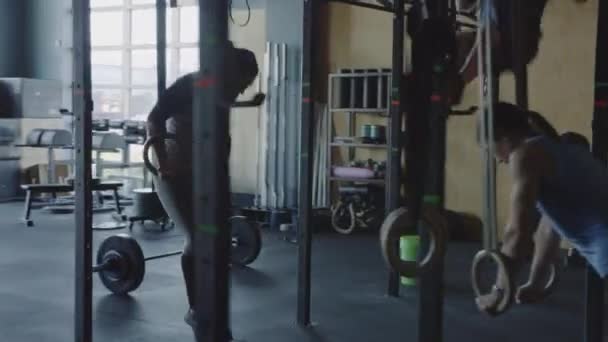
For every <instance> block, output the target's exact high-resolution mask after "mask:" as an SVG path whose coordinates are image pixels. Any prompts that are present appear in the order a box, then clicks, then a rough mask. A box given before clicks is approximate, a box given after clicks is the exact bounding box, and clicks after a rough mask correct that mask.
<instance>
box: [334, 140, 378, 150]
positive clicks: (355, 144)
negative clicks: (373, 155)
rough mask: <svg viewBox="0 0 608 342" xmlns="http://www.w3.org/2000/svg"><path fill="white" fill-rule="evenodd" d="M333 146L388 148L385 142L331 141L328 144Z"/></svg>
mask: <svg viewBox="0 0 608 342" xmlns="http://www.w3.org/2000/svg"><path fill="white" fill-rule="evenodd" d="M330 145H331V146H333V147H361V148H384V149H385V148H388V145H386V144H364V143H338V142H333V143H331V144H330Z"/></svg>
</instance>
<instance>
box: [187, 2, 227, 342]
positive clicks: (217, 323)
mask: <svg viewBox="0 0 608 342" xmlns="http://www.w3.org/2000/svg"><path fill="white" fill-rule="evenodd" d="M199 49H200V54H199V56H200V69H199V74H198V77H197V79H196V80H195V87H194V111H193V114H194V117H193V127H192V130H193V134H192V136H193V164H194V168H193V170H194V172H193V179H192V184H193V188H194V191H193V198H192V201H193V204H194V223H195V226H196V230H195V233H194V258H195V270H196V277H195V279H196V285H197V286H196V305H195V312H196V316H197V320H198V322H199V323H198V324H197V326H196V336H197V341H198V342H227V341H228V338H229V336H228V334H227V332H228V328H229V278H228V269H229V256H230V229H229V226H228V214H229V206H230V202H229V191H230V187H229V170H228V139H229V134H228V130H229V122H230V121H229V120H230V117H229V115H230V108H229V106H227V105H226V103H225V101H224V99H226V94H225V76H224V75H225V71H226V69H225V68H226V65H225V61H226V60H227V59H228V58H227V57H228V55H227V54H228V53H231V52H230V51H229V41H228V1H227V0H200V1H199Z"/></svg>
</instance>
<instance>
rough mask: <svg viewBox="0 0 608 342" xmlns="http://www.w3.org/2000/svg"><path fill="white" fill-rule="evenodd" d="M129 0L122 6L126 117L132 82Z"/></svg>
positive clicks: (124, 113)
mask: <svg viewBox="0 0 608 342" xmlns="http://www.w3.org/2000/svg"><path fill="white" fill-rule="evenodd" d="M130 6H131V0H125V8H124V12H123V13H124V16H123V20H124V27H125V30H124V33H123V34H124V36H123V40H124V42H125V46H126V47H125V49H124V50H123V52H122V53H123V68H122V75H123V88H122V97H123V116H124V117H125V119H126V118H128V117H130V116H131V82H132V79H131V78H132V75H131V70H132V65H131V64H132V62H133V61H132V55H131V46H132V42H131V37H132V36H133V35H132V17H133V16H132V10H131V9H130Z"/></svg>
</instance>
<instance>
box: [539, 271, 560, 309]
mask: <svg viewBox="0 0 608 342" xmlns="http://www.w3.org/2000/svg"><path fill="white" fill-rule="evenodd" d="M558 283H559V272H558V265H557V263H556V262H554V263H551V267H550V269H549V279H547V283H546V284H545V287H544V288H543V291H542V293H541V295H540V298H539V299H538V300H539V301H541V300H544V299H545V298H547V297H549V296H550V295H551V294H552V293H553V292H555V289H556V288H557V285H558Z"/></svg>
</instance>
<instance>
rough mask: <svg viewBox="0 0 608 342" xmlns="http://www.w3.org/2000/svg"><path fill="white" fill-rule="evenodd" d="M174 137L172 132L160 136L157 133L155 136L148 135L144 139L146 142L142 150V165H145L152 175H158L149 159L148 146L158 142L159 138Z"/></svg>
mask: <svg viewBox="0 0 608 342" xmlns="http://www.w3.org/2000/svg"><path fill="white" fill-rule="evenodd" d="M174 138H175V135H174V134H166V135H162V136H160V135H157V136H153V137H149V138H148V139H147V140H146V142H145V143H144V151H143V158H144V165H145V167H146V169H147V170H148V171H149V172H150V173H151V174H153V175H154V176H158V169H157V168H156V166H154V165H153V164H152V162H151V161H150V154H149V152H150V147H152V145H154V144H155V143H157V142H159V141H160V140H164V139H174Z"/></svg>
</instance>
